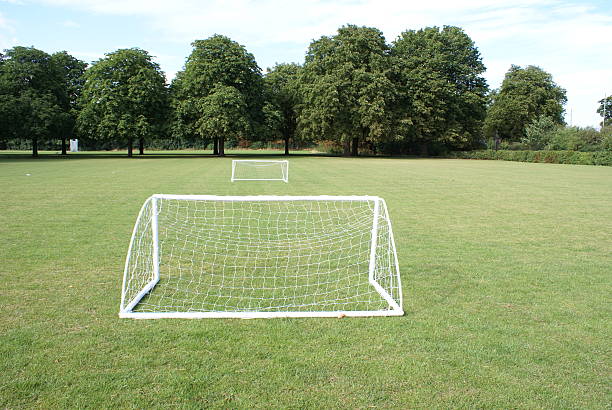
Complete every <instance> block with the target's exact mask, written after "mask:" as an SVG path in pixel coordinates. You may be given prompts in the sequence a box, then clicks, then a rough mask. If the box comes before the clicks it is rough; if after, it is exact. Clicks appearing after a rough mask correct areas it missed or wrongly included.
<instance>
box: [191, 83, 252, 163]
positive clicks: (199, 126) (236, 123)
mask: <svg viewBox="0 0 612 410" xmlns="http://www.w3.org/2000/svg"><path fill="white" fill-rule="evenodd" d="M198 104H199V106H198V107H197V109H198V112H199V113H200V117H199V118H198V120H197V121H196V124H195V125H196V130H197V132H198V134H199V135H208V136H210V137H211V138H213V139H214V140H215V141H217V142H218V144H217V150H218V154H219V155H221V156H222V155H225V139H226V138H234V139H235V138H238V136H240V135H245V134H246V133H247V132H248V130H249V125H250V124H249V121H248V115H247V104H246V102H245V98H244V95H243V94H242V93H240V91H238V90H237V89H236V88H234V87H232V86H229V85H222V84H217V85H215V86H214V88H213V89H212V90H211V92H210V93H209V94H208V95H207V96H206V97H204V98H202V99H199V100H198Z"/></svg>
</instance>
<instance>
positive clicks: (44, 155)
mask: <svg viewBox="0 0 612 410" xmlns="http://www.w3.org/2000/svg"><path fill="white" fill-rule="evenodd" d="M300 157H302V158H306V157H312V158H317V157H323V158H344V159H362V158H386V159H413V160H414V159H431V158H438V159H440V158H441V157H418V156H412V155H368V154H364V155H359V156H357V157H345V156H342V155H338V154H330V153H325V152H310V151H302V152H300V151H298V152H291V153H290V154H289V155H285V154H284V153H282V152H269V151H238V152H235V151H234V152H232V151H230V152H228V153H226V154H225V156H224V157H219V156H218V155H213V154H212V153H210V152H198V151H150V152H146V151H145V153H144V155H140V154H134V155H133V156H132V157H128V156H127V154H126V153H125V152H123V151H92V152H87V151H83V152H78V153H69V154H66V155H61V154H60V153H57V152H49V151H45V152H39V155H38V157H33V156H32V154H31V152H30V151H0V162H5V161H7V162H9V161H10V162H14V161H57V160H69V161H76V160H85V159H91V158H96V159H103V158H111V159H126V160H146V159H161V158H201V159H213V158H240V159H247V158H248V159H257V158H279V159H287V158H300Z"/></svg>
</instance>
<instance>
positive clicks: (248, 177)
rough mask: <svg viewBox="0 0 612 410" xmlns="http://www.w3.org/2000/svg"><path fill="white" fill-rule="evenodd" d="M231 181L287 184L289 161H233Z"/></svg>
mask: <svg viewBox="0 0 612 410" xmlns="http://www.w3.org/2000/svg"><path fill="white" fill-rule="evenodd" d="M231 180H232V182H234V181H284V182H289V161H287V160H283V161H276V160H251V159H235V160H232V178H231Z"/></svg>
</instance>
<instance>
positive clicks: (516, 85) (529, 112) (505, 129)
mask: <svg viewBox="0 0 612 410" xmlns="http://www.w3.org/2000/svg"><path fill="white" fill-rule="evenodd" d="M566 101H567V97H566V93H565V90H564V89H563V88H561V87H560V86H558V85H557V84H556V83H555V82H554V81H553V79H552V75H550V74H549V73H547V72H546V71H544V70H542V69H541V68H539V67H536V66H528V67H527V68H521V67H519V66H516V65H512V66H511V67H510V70H509V71H508V72H507V73H506V76H505V78H504V81H503V82H502V85H501V88H500V89H499V90H498V91H497V92H495V93H494V94H493V95H492V103H491V106H490V107H489V111H488V113H487V119H486V121H485V131H486V132H487V134H488V135H493V134H494V133H495V132H497V133H498V135H499V136H500V137H502V138H504V139H509V140H520V139H522V138H524V137H525V127H526V126H527V125H528V124H530V123H531V122H533V121H534V120H536V119H537V118H538V117H540V116H544V117H549V118H550V119H552V121H553V122H554V123H555V124H559V125H562V124H564V120H563V113H564V108H563V105H564V104H565V103H566Z"/></svg>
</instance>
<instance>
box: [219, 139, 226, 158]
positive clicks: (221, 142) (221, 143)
mask: <svg viewBox="0 0 612 410" xmlns="http://www.w3.org/2000/svg"><path fill="white" fill-rule="evenodd" d="M219 156H220V157H223V156H225V138H223V137H220V138H219Z"/></svg>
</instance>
